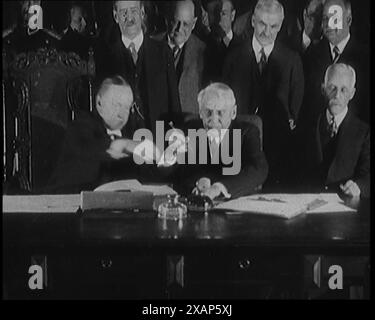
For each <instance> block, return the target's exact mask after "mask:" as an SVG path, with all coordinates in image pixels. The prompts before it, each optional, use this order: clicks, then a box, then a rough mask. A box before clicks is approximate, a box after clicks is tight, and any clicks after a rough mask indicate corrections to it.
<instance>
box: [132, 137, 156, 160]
mask: <svg viewBox="0 0 375 320" xmlns="http://www.w3.org/2000/svg"><path fill="white" fill-rule="evenodd" d="M136 143H137V146H136V147H135V148H134V149H133V156H134V157H137V158H140V159H143V160H144V161H145V162H146V163H153V162H156V163H158V162H159V161H160V157H161V153H160V150H159V149H158V147H157V146H156V145H155V144H154V143H153V142H152V141H150V140H143V141H142V142H136ZM136 162H137V163H138V161H136Z"/></svg>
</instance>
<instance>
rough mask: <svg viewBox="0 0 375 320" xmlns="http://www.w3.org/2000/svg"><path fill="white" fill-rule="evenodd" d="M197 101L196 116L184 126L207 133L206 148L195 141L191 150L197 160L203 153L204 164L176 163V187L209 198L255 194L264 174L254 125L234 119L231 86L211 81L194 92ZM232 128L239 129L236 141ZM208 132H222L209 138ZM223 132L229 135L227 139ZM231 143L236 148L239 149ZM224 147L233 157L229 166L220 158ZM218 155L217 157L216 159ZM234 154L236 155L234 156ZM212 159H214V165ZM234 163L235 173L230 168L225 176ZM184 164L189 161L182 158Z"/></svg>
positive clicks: (264, 176) (183, 191)
mask: <svg viewBox="0 0 375 320" xmlns="http://www.w3.org/2000/svg"><path fill="white" fill-rule="evenodd" d="M198 104H199V117H200V119H199V120H198V119H197V120H193V121H190V122H188V123H187V124H186V128H185V129H186V131H187V130H188V129H195V130H199V129H204V131H206V132H207V136H208V137H206V139H207V147H208V149H209V150H207V149H205V146H204V145H203V146H202V145H200V144H198V143H197V145H196V148H195V149H194V150H193V152H194V151H195V156H196V159H199V157H200V156H201V153H202V152H203V153H205V152H207V163H200V162H198V161H197V164H185V165H179V166H178V168H177V172H176V175H175V181H174V182H175V186H176V189H177V190H178V191H180V192H181V193H182V194H186V195H188V194H191V193H192V192H193V193H200V194H202V195H206V196H208V197H210V198H211V199H216V198H219V197H223V198H227V199H229V198H232V199H233V198H237V197H241V196H245V195H249V194H253V193H256V192H257V191H258V190H259V187H260V186H261V185H262V184H263V183H264V181H265V179H266V177H267V173H268V164H267V160H266V158H265V155H264V153H263V151H262V147H261V140H260V132H259V130H258V128H257V127H255V126H254V125H252V124H250V123H249V122H245V121H240V120H237V119H236V118H237V104H236V99H235V97H234V94H233V91H232V89H231V88H230V87H228V86H227V85H225V84H223V83H213V84H211V85H209V86H208V87H207V88H205V89H204V90H202V91H201V92H200V93H199V95H198ZM234 129H238V130H239V131H240V135H239V140H238V141H236V140H235V139H236V138H234V135H235V134H234ZM210 132H211V133H212V132H224V134H222V135H221V136H220V137H213V136H211V135H210ZM226 135H228V137H229V139H228V140H226ZM234 144H237V147H240V151H239V150H238V149H237V148H236V147H235V146H234ZM188 145H189V143H188ZM190 146H191V145H190ZM227 147H229V149H228V150H229V154H230V155H231V156H233V163H232V164H231V165H228V164H225V163H224V161H223V158H222V156H223V150H222V149H223V148H227ZM189 148H190V150H189V152H192V150H191V147H189ZM234 150H235V151H234ZM225 152H226V151H225ZM218 154H220V155H221V157H219V158H217V156H218ZM235 157H238V158H237V159H234V158H235ZM213 159H218V161H217V162H216V164H215V161H213ZM237 162H238V164H239V166H238V169H239V170H238V172H234V171H233V173H231V174H228V175H225V174H224V172H225V171H223V168H228V167H231V166H232V167H233V166H235V167H237V164H236V163H237ZM186 163H189V161H188V160H186Z"/></svg>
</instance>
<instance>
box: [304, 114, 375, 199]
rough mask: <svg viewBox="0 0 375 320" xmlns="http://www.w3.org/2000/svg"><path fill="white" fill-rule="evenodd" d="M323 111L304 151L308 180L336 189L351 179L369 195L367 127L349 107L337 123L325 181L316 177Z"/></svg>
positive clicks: (365, 195)
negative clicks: (334, 141) (337, 130)
mask: <svg viewBox="0 0 375 320" xmlns="http://www.w3.org/2000/svg"><path fill="white" fill-rule="evenodd" d="M323 117H325V112H324V113H323V114H321V116H320V117H319V119H318V123H317V126H316V128H315V130H314V131H313V132H312V135H311V140H310V142H309V143H307V146H308V148H309V150H308V151H307V152H306V155H307V159H306V161H307V163H309V164H310V165H309V166H308V169H307V172H308V173H309V175H308V176H310V183H311V184H312V185H318V186H319V187H320V188H322V187H323V186H329V187H331V188H333V189H334V190H336V191H337V190H338V187H339V184H341V183H345V182H347V181H348V180H353V181H354V182H355V183H357V184H358V186H359V188H360V189H361V195H362V196H364V197H368V196H370V129H369V127H368V125H366V124H365V123H364V122H362V121H361V120H359V119H358V118H357V117H356V116H355V115H353V114H352V113H351V112H350V111H349V112H348V114H347V116H346V117H345V119H344V121H343V122H342V124H341V125H340V128H339V132H338V135H337V139H338V140H337V149H336V153H335V156H334V160H333V161H332V163H331V164H330V166H329V170H328V175H327V177H323V179H324V181H317V177H318V173H317V172H319V169H320V166H321V165H322V162H323V151H322V143H321V138H320V132H319V126H320V123H321V121H324V118H323Z"/></svg>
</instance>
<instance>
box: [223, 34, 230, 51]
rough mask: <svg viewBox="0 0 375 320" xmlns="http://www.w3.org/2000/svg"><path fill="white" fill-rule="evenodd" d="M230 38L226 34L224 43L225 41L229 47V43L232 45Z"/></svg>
mask: <svg viewBox="0 0 375 320" xmlns="http://www.w3.org/2000/svg"><path fill="white" fill-rule="evenodd" d="M230 41H231V40H230V39H229V38H228V37H227V36H225V37H224V38H223V43H224V45H225V46H226V47H227V48H228V47H229V45H230Z"/></svg>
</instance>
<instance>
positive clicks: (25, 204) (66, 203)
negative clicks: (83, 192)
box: [3, 194, 81, 213]
mask: <svg viewBox="0 0 375 320" xmlns="http://www.w3.org/2000/svg"><path fill="white" fill-rule="evenodd" d="M80 201H81V196H80V195H79V194H78V195H41V196H3V212H5V213H16V212H26V213H27V212H31V213H32V212H40V213H75V212H77V210H78V209H79V206H80Z"/></svg>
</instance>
